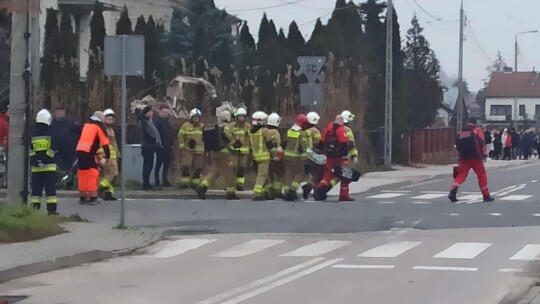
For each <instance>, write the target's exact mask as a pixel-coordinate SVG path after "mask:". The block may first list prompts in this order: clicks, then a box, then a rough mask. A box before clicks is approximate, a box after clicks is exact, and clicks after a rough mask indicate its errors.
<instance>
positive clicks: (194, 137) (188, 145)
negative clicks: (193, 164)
mask: <svg viewBox="0 0 540 304" xmlns="http://www.w3.org/2000/svg"><path fill="white" fill-rule="evenodd" d="M178 145H179V147H180V150H186V151H190V152H194V153H195V154H204V142H203V124H202V123H192V122H190V121H188V122H185V123H184V124H183V125H182V127H181V128H180V131H178Z"/></svg>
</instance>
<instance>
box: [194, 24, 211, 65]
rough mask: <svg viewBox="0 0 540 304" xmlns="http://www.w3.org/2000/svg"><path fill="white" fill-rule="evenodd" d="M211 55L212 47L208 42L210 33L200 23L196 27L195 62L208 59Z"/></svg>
mask: <svg viewBox="0 0 540 304" xmlns="http://www.w3.org/2000/svg"><path fill="white" fill-rule="evenodd" d="M209 54H210V46H209V42H208V31H207V30H206V26H205V24H204V23H202V22H199V23H197V26H196V27H195V35H194V38H193V56H192V60H193V62H196V61H197V60H199V58H201V57H202V58H206V59H208V57H209Z"/></svg>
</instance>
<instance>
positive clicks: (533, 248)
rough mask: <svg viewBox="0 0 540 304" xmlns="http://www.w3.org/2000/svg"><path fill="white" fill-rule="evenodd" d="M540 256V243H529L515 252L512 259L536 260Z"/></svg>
mask: <svg viewBox="0 0 540 304" xmlns="http://www.w3.org/2000/svg"><path fill="white" fill-rule="evenodd" d="M539 256H540V245H538V244H527V245H525V247H523V248H522V249H521V250H520V251H518V252H517V253H516V254H514V255H513V256H512V257H511V258H510V260H512V261H535V260H538V257H539Z"/></svg>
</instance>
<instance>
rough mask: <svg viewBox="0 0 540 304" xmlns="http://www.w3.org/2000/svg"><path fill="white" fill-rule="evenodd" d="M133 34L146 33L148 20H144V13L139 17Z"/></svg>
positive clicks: (142, 34)
mask: <svg viewBox="0 0 540 304" xmlns="http://www.w3.org/2000/svg"><path fill="white" fill-rule="evenodd" d="M133 34H134V35H141V36H144V35H146V20H144V16H143V15H140V16H139V18H137V23H136V24H135V30H134V31H133Z"/></svg>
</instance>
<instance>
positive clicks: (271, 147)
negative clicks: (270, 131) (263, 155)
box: [266, 140, 275, 150]
mask: <svg viewBox="0 0 540 304" xmlns="http://www.w3.org/2000/svg"><path fill="white" fill-rule="evenodd" d="M266 148H267V149H268V150H273V149H274V148H275V145H274V143H273V142H272V141H271V140H269V141H267V142H266Z"/></svg>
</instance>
